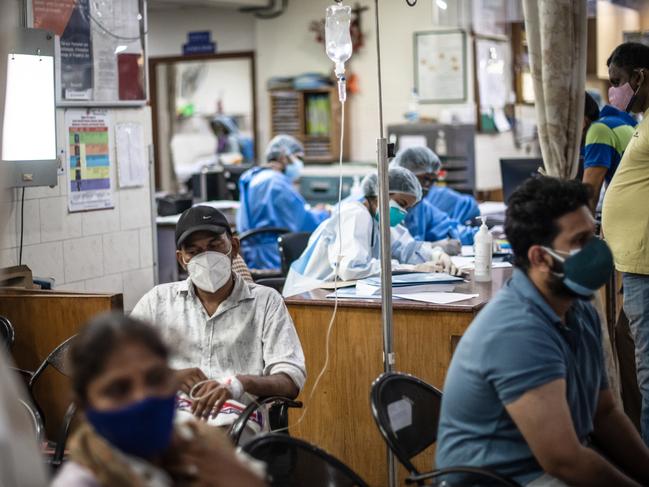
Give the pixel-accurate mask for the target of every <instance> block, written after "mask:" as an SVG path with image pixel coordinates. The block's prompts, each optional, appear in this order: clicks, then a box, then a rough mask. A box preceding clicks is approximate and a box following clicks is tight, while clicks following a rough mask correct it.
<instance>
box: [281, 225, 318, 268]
mask: <svg viewBox="0 0 649 487" xmlns="http://www.w3.org/2000/svg"><path fill="white" fill-rule="evenodd" d="M310 237H311V233H310V232H299V233H287V234H284V235H280V236H279V238H278V239H277V245H278V246H279V255H280V257H281V259H282V273H283V274H284V275H285V276H286V275H288V270H289V268H290V267H291V264H292V263H293V262H295V261H296V260H297V259H299V258H300V256H301V255H302V252H304V249H306V246H307V244H308V243H309V238H310Z"/></svg>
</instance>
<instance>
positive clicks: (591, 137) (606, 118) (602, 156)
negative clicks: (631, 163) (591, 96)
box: [584, 105, 637, 184]
mask: <svg viewBox="0 0 649 487" xmlns="http://www.w3.org/2000/svg"><path fill="white" fill-rule="evenodd" d="M636 124H637V122H636V121H635V119H634V118H633V117H632V116H631V115H629V114H628V113H626V112H623V111H622V110H618V109H617V108H615V107H612V106H610V105H606V106H605V107H604V108H602V111H601V112H600V118H599V119H598V120H597V121H595V122H593V124H592V125H591V126H590V127H589V128H588V132H587V133H586V145H585V146H584V169H587V168H589V167H606V168H608V171H607V173H606V183H607V184H608V183H610V182H611V179H613V175H614V174H615V171H616V170H617V167H618V166H619V165H620V160H621V159H622V154H624V150H625V149H626V146H627V145H628V143H629V141H630V140H631V136H632V135H633V132H634V131H635V126H636Z"/></svg>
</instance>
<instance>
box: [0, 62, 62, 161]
mask: <svg viewBox="0 0 649 487" xmlns="http://www.w3.org/2000/svg"><path fill="white" fill-rule="evenodd" d="M7 62H8V66H7V92H6V94H7V96H6V101H5V114H4V126H3V140H2V160H4V161H46V160H48V161H51V160H54V159H56V122H55V113H54V112H55V108H54V107H55V101H54V58H53V57H52V56H33V55H29V54H9V56H8V59H7Z"/></svg>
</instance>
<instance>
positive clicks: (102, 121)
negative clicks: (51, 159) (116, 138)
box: [65, 110, 114, 212]
mask: <svg viewBox="0 0 649 487" xmlns="http://www.w3.org/2000/svg"><path fill="white" fill-rule="evenodd" d="M65 127H66V133H67V137H68V144H67V161H68V163H67V164H66V167H67V172H68V178H67V179H68V184H69V186H68V208H69V209H70V211H71V212H74V211H86V210H103V209H106V208H113V187H114V185H113V181H112V177H111V154H112V150H111V145H112V144H111V140H112V126H111V123H110V118H109V116H108V112H107V111H106V110H66V112H65Z"/></svg>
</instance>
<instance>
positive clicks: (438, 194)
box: [426, 186, 480, 223]
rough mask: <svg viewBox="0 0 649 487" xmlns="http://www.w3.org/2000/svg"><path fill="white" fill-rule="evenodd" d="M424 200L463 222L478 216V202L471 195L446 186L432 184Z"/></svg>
mask: <svg viewBox="0 0 649 487" xmlns="http://www.w3.org/2000/svg"><path fill="white" fill-rule="evenodd" d="M426 201H428V202H430V203H432V204H433V205H435V206H436V207H437V208H439V209H440V210H442V211H444V212H446V213H448V215H449V216H450V217H451V218H453V219H455V220H457V221H460V222H463V223H466V222H468V221H469V220H473V219H474V218H476V217H478V216H480V208H478V202H477V201H476V199H475V198H474V197H473V196H471V195H470V194H462V193H460V192H459V191H455V190H454V189H451V188H449V187H446V186H433V187H432V188H431V189H430V191H429V192H428V195H427V196H426Z"/></svg>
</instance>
